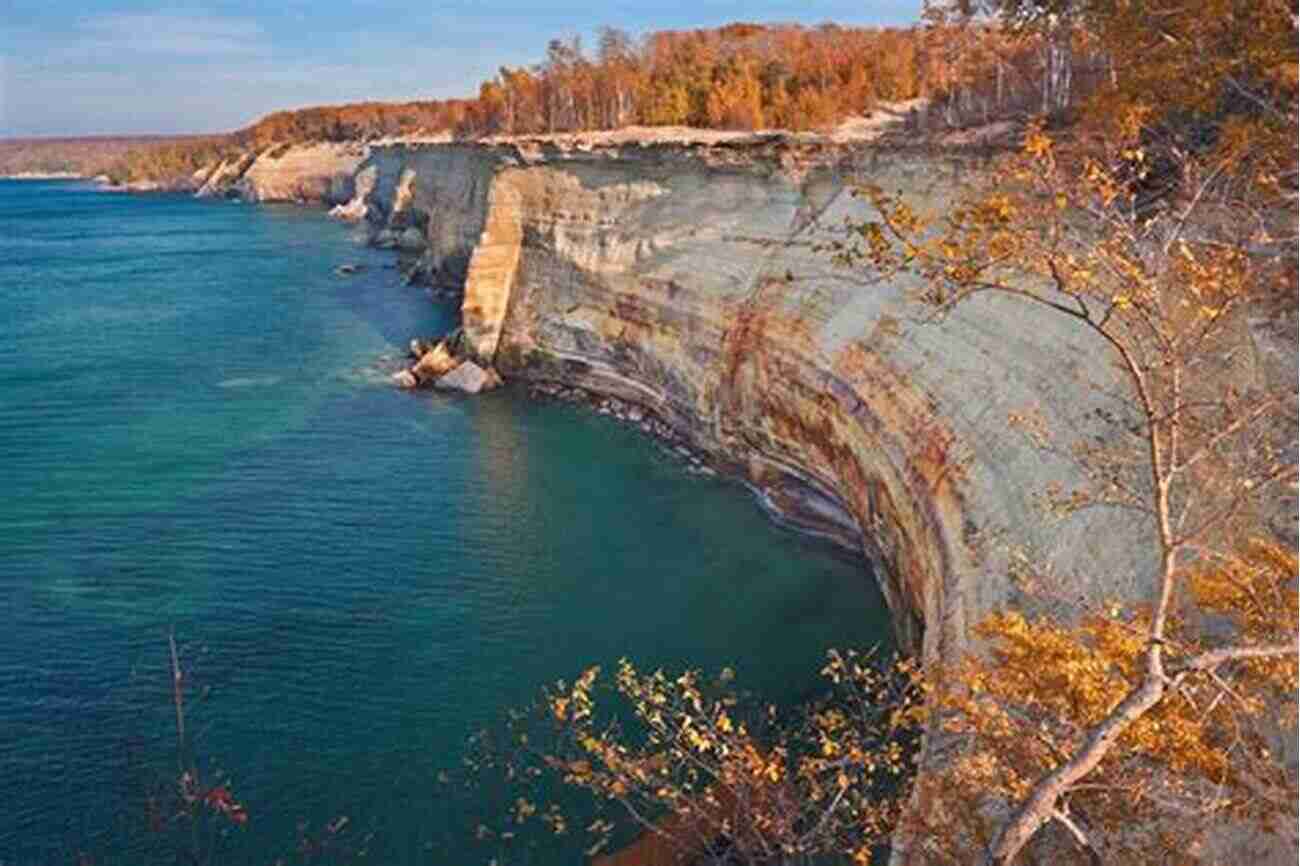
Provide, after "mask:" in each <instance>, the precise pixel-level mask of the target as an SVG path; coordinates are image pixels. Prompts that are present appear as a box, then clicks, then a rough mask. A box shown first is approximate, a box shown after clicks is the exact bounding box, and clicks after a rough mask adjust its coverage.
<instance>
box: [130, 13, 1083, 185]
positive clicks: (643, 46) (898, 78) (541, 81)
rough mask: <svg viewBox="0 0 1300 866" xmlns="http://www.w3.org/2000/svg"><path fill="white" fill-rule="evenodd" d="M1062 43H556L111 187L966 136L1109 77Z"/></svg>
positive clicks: (950, 24) (805, 38)
mask: <svg viewBox="0 0 1300 866" xmlns="http://www.w3.org/2000/svg"><path fill="white" fill-rule="evenodd" d="M1067 42H1068V44H1067V45H1066V46H1065V52H1064V53H1063V51H1062V46H1061V45H1060V44H1059V43H1054V42H1050V41H1049V40H1047V39H1045V38H1044V36H1043V35H1042V34H1041V33H1039V32H1037V31H1027V32H1024V33H1012V32H1009V31H1007V30H1006V29H1004V28H999V27H993V26H977V27H972V26H970V24H969V22H960V21H957V20H955V19H953V18H952V16H950V15H948V14H946V13H942V12H937V11H936V12H932V13H930V14H929V15H928V16H927V19H926V20H925V22H924V23H922V24H918V25H916V26H913V27H906V28H866V27H845V26H840V25H836V24H824V25H821V26H818V27H804V26H799V25H793V24H770V25H769V24H749V23H735V24H729V25H727V26H725V27H719V28H713V29H699V30H664V31H657V32H653V33H650V34H647V35H645V36H643V37H640V38H635V37H633V36H631V35H629V34H628V33H626V32H624V31H622V30H618V29H615V28H611V27H607V28H604V29H602V30H601V31H600V35H599V38H598V40H597V43H596V44H595V45H594V46H586V45H584V44H583V43H582V41H581V40H580V39H577V38H573V39H568V40H564V39H553V40H551V41H550V42H549V44H548V45H547V46H546V48H545V52H544V56H543V57H542V59H541V60H540V61H539V62H538V63H536V64H534V65H532V66H526V67H502V68H501V69H500V71H499V72H498V74H497V75H496V76H494V77H493V78H492V79H491V80H489V81H484V82H482V83H481V84H480V85H479V89H478V94H477V95H476V96H474V97H472V98H466V99H446V100H429V101H414V102H402V103H383V102H362V103H352V104H346V105H330V106H317V107H311V108H303V109H297V110H292V111H278V112H275V113H273V114H269V115H267V116H265V117H263V118H261V119H259V120H257V121H256V122H254V123H252V124H251V125H249V126H247V127H245V128H243V129H240V130H237V131H235V132H233V133H230V134H229V135H227V136H221V137H212V138H205V139H202V140H197V141H193V142H180V143H169V144H167V145H163V146H158V147H146V148H137V149H135V150H133V151H132V152H130V153H129V154H127V155H125V157H124V158H123V159H122V160H121V161H120V162H119V163H118V164H117V165H116V166H114V168H113V171H112V175H113V177H114V180H117V181H130V180H157V179H166V178H172V177H177V176H180V175H183V174H188V173H190V172H193V171H195V170H197V169H198V168H200V167H202V166H203V165H206V164H209V163H210V162H212V161H213V160H214V159H215V158H217V157H219V156H222V155H228V154H231V153H235V152H246V151H250V150H251V151H261V150H264V149H266V148H269V147H273V146H276V145H283V144H289V143H300V142H306V141H364V140H373V139H377V138H385V137H397V136H409V137H421V136H448V135H449V136H451V137H453V138H456V139H460V140H472V139H477V138H481V137H483V136H492V135H531V134H547V133H565V132H582V131H591V130H606V129H618V128H623V127H628V126H689V127H695V128H702V129H719V130H761V129H782V130H794V131H803V130H822V129H829V128H832V127H834V126H835V125H837V124H839V123H841V122H843V121H845V120H846V119H850V118H854V117H865V116H870V115H871V113H872V112H873V111H874V110H876V109H877V107H878V106H881V105H885V104H893V103H898V102H900V101H904V100H913V99H918V98H922V99H925V100H926V107H925V108H924V110H923V111H921V112H918V113H917V114H915V115H914V118H913V119H914V120H915V121H916V122H918V123H921V124H925V125H928V126H933V125H941V126H945V127H953V126H961V125H965V124H970V123H980V122H985V121H988V120H989V119H991V118H993V117H996V116H1001V115H1005V114H1007V113H1008V112H1030V111H1039V110H1041V109H1043V108H1044V107H1050V108H1062V107H1066V106H1068V105H1069V104H1070V99H1071V94H1073V93H1079V92H1084V91H1085V90H1086V88H1087V86H1088V83H1089V82H1091V81H1094V80H1096V79H1097V78H1098V77H1099V76H1100V75H1103V74H1105V72H1106V70H1105V62H1104V59H1103V56H1102V55H1101V53H1100V52H1098V51H1097V50H1095V46H1093V45H1092V44H1091V43H1090V42H1089V39H1088V36H1087V34H1086V32H1085V31H1083V30H1078V31H1076V32H1074V33H1072V34H1071V35H1070V37H1069V39H1068V40H1067ZM1066 55H1068V61H1069V62H1068V64H1067V63H1065V62H1064V60H1065V58H1066ZM1045 82H1046V83H1045Z"/></svg>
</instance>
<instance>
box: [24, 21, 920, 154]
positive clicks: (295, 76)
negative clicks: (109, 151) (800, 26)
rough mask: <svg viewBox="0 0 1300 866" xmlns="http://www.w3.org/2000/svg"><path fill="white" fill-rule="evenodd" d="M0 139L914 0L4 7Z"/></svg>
mask: <svg viewBox="0 0 1300 866" xmlns="http://www.w3.org/2000/svg"><path fill="white" fill-rule="evenodd" d="M0 5H3V7H4V13H3V16H0V17H2V18H3V20H0V137H4V136H28V135H89V134H96V133H105V134H107V133H145V132H158V133H171V132H219V131H226V130H230V129H234V128H237V127H239V126H242V125H244V124H246V123H248V122H249V121H251V120H253V119H254V118H256V117H258V116H260V115H262V114H265V113H267V112H269V111H274V110H276V109H279V108H294V107H300V106H304V105H319V104H323V103H334V102H352V101H357V100H363V99H381V100H404V99H437V98H442V97H449V96H467V95H470V94H472V93H473V92H474V91H475V90H476V88H477V86H478V82H479V81H481V80H483V79H484V78H486V77H488V76H490V75H491V74H492V73H493V72H495V70H496V69H497V68H498V67H500V66H501V65H524V64H530V63H533V62H535V61H537V60H538V59H539V58H540V57H541V55H542V53H543V51H544V49H545V45H546V42H547V40H548V39H550V38H552V37H555V36H561V37H568V36H573V35H580V36H582V37H583V38H584V40H585V41H586V43H587V44H588V45H591V44H594V39H593V38H592V37H593V34H594V33H595V31H596V29H597V28H598V27H600V26H602V25H611V26H615V27H621V28H623V29H625V30H628V31H629V32H631V33H633V34H640V33H644V32H646V31H649V30H656V29H663V28H682V27H699V26H715V25H718V24H725V23H727V22H729V21H735V20H745V21H764V22H768V21H797V22H802V23H805V24H817V23H821V22H824V21H837V22H840V23H844V24H908V23H911V22H913V21H915V20H916V18H917V16H918V14H919V9H920V5H921V0H856V2H852V0H824V2H823V0H804V2H792V0H786V2H775V0H751V2H745V3H736V2H717V0H661V2H658V3H655V2H641V3H633V2H613V3H605V4H598V3H591V2H573V0H543V2H537V3H527V2H522V0H513V2H511V0H500V2H498V0H478V2H474V0H455V2H435V0H424V2H392V0H358V2H351V3H343V2H332V0H269V2H252V0H231V2H209V3H202V4H168V5H159V4H158V3H156V2H155V3H148V2H131V0H118V2H94V0H91V2H89V3H86V2H80V3H74V2H67V0H2V2H0Z"/></svg>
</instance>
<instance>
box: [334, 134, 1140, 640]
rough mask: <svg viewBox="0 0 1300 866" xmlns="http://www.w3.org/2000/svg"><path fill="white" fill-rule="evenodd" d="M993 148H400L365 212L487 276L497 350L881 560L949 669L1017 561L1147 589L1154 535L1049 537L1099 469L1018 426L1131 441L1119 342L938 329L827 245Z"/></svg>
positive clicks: (930, 200) (468, 317) (784, 144)
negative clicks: (592, 396) (1017, 415)
mask: <svg viewBox="0 0 1300 866" xmlns="http://www.w3.org/2000/svg"><path fill="white" fill-rule="evenodd" d="M986 158H987V154H986V153H981V152H980V151H977V150H971V149H968V150H951V149H949V150H943V151H936V150H924V149H910V150H909V149H907V148H897V147H888V146H883V145H874V146H864V145H842V144H837V143H835V142H830V141H816V140H810V139H806V138H797V137H781V136H770V137H762V136H750V137H747V138H744V139H740V140H733V141H724V142H716V143H701V144H681V143H671V142H670V143H653V144H636V143H633V144H614V145H598V146H592V147H583V146H568V147H560V146H555V145H553V144H550V143H545V142H541V143H538V142H532V143H530V142H507V143H502V144H494V145H484V144H479V145H438V146H432V145H423V146H422V145H412V144H392V145H387V146H378V147H372V148H371V151H370V154H369V156H368V158H367V159H366V161H365V162H364V163H363V164H362V166H361V168H360V170H359V171H360V174H361V175H368V177H369V179H368V180H367V182H366V188H367V192H366V193H365V195H364V196H363V198H364V202H361V201H354V202H352V203H351V204H350V207H351V208H352V210H353V211H354V213H355V212H357V211H360V210H362V209H363V208H362V205H363V204H364V211H365V213H366V218H367V219H368V220H369V221H370V222H371V224H372V226H373V227H374V229H375V231H376V233H378V234H382V233H384V232H389V233H390V234H391V232H393V231H394V230H399V231H403V232H405V231H408V230H409V229H410V228H412V227H416V228H418V229H419V231H420V232H421V233H422V235H423V238H424V241H425V243H426V245H427V246H426V249H425V251H424V253H423V258H422V262H423V267H424V269H425V272H426V273H427V275H428V276H429V278H430V279H431V280H432V281H433V282H435V283H443V284H448V285H455V286H463V290H464V300H463V304H462V312H463V320H464V329H465V336H466V339H467V343H468V345H469V347H470V349H471V351H472V353H473V354H474V355H475V356H476V357H477V359H478V360H480V361H482V362H484V363H491V364H494V365H495V366H496V367H497V368H498V369H500V370H501V372H502V373H503V374H505V375H506V377H507V378H513V379H517V380H518V379H522V380H532V381H559V382H564V383H568V384H571V385H578V386H581V387H583V388H587V389H590V390H592V391H595V392H599V393H605V394H611V395H614V396H617V397H619V398H621V399H623V400H626V401H630V402H633V403H637V404H640V405H642V406H644V407H645V408H647V409H648V410H650V411H652V412H654V413H656V414H657V415H658V416H659V417H660V418H662V419H664V420H665V421H667V422H668V423H669V424H671V425H672V426H673V427H674V428H676V430H677V431H678V433H679V434H681V435H682V436H683V437H685V438H686V439H687V440H689V442H690V443H691V445H692V446H693V447H694V448H696V449H698V450H700V451H702V452H704V453H706V454H709V455H710V456H711V457H712V459H713V460H714V461H715V462H717V463H718V464H720V465H723V466H726V467H730V468H732V469H733V470H734V471H735V472H736V473H738V474H739V475H741V476H742V477H744V478H745V479H746V480H748V481H749V482H750V483H751V484H752V485H753V486H754V487H755V488H756V489H757V490H758V491H759V492H760V495H761V496H762V497H763V499H764V501H765V504H766V505H767V506H768V507H770V508H771V509H772V510H774V511H775V512H777V513H779V514H781V515H783V516H784V517H785V518H786V519H788V520H790V521H791V522H793V523H795V524H797V525H799V526H801V527H803V528H805V529H808V530H810V531H815V532H820V533H822V534H824V535H827V536H828V537H831V538H833V539H836V540H839V541H840V542H842V543H844V544H849V545H852V546H854V547H855V548H856V549H859V550H861V551H862V552H863V553H864V554H865V555H866V557H867V558H868V559H869V560H870V561H871V562H872V563H873V565H874V566H875V573H876V575H877V576H878V578H879V580H880V582H881V584H882V587H883V589H884V591H885V594H886V596H887V598H888V600H889V603H890V606H891V610H892V613H893V618H894V622H895V624H896V630H897V633H898V637H899V639H900V642H901V643H902V644H903V645H904V646H906V647H909V648H912V649H915V650H922V651H924V653H925V654H926V655H927V656H929V657H939V656H944V655H947V654H948V652H949V651H950V650H951V649H952V647H953V646H954V645H955V644H960V643H961V642H962V641H963V640H964V636H965V632H966V627H967V625H968V624H970V623H971V622H972V621H974V620H975V619H977V618H979V617H980V616H981V615H982V614H983V613H984V612H985V611H987V610H988V609H989V608H990V607H992V606H993V605H995V604H998V603H1000V602H1003V601H1006V600H1012V599H1013V596H1014V593H1015V589H1014V587H1013V586H1012V583H1011V581H1010V579H1009V578H1008V576H1007V575H1008V573H1009V571H1010V565H1011V564H1012V563H1013V561H1014V560H1015V559H1016V558H1017V557H1020V556H1024V555H1032V556H1038V557H1043V558H1047V559H1049V560H1050V561H1051V562H1052V563H1053V564H1054V565H1055V567H1056V568H1057V569H1058V570H1059V571H1061V572H1062V573H1070V572H1078V573H1079V574H1081V575H1085V574H1086V576H1087V582H1086V583H1081V584H1080V586H1081V587H1082V586H1086V587H1087V589H1086V592H1087V593H1088V594H1089V595H1101V594H1111V595H1121V596H1123V595H1130V594H1131V593H1132V592H1133V591H1134V589H1135V588H1136V587H1137V586H1138V585H1139V584H1140V583H1142V582H1143V580H1144V578H1145V577H1146V575H1145V574H1144V573H1143V572H1142V569H1143V568H1144V565H1143V564H1141V563H1138V562H1136V561H1134V560H1133V555H1132V552H1133V551H1135V550H1140V549H1142V545H1141V544H1140V543H1139V539H1138V538H1137V536H1136V534H1137V533H1139V532H1141V530H1140V529H1139V528H1137V527H1135V526H1134V525H1133V524H1132V522H1131V521H1127V520H1125V519H1123V518H1122V517H1119V516H1117V515H1114V514H1108V513H1106V512H1104V511H1093V512H1087V513H1084V514H1080V515H1078V516H1076V517H1074V518H1072V519H1070V520H1068V521H1064V522H1061V523H1057V524H1049V523H1045V522H1044V519H1043V516H1042V514H1041V513H1040V512H1039V511H1038V509H1037V508H1036V506H1035V504H1034V499H1035V495H1036V494H1037V493H1039V492H1041V491H1042V490H1043V488H1044V487H1045V486H1046V485H1048V484H1059V485H1062V486H1063V487H1065V488H1067V489H1068V488H1069V487H1070V486H1072V485H1073V484H1075V483H1077V482H1080V481H1081V480H1082V479H1080V478H1078V477H1077V476H1076V474H1075V473H1076V470H1075V468H1074V466H1073V464H1072V463H1071V461H1070V460H1068V459H1067V458H1065V457H1062V456H1055V455H1051V454H1047V453H1045V452H1043V451H1042V450H1039V449H1037V448H1036V447H1034V446H1032V445H1031V443H1030V442H1029V441H1028V440H1027V439H1026V438H1025V437H1024V436H1023V435H1022V434H1020V433H1018V432H1016V431H1014V430H1012V429H1010V427H1009V426H1008V417H1009V416H1010V415H1011V414H1012V413H1013V412H1020V411H1025V410H1029V409H1033V410H1036V411H1038V412H1040V413H1041V414H1042V415H1043V416H1044V417H1045V418H1046V419H1047V420H1048V423H1049V425H1050V427H1051V428H1052V429H1054V430H1056V431H1059V433H1060V435H1061V436H1062V444H1063V445H1064V444H1068V443H1069V442H1072V441H1073V440H1074V439H1075V438H1077V437H1078V436H1081V435H1097V436H1107V435H1110V433H1111V431H1109V430H1108V429H1107V428H1106V424H1105V422H1103V421H1102V420H1101V417H1102V415H1104V414H1107V413H1106V411H1105V410H1110V409H1114V408H1115V407H1114V405H1113V404H1111V403H1110V402H1109V401H1110V400H1111V398H1108V397H1107V396H1105V395H1106V391H1107V389H1110V388H1111V386H1113V385H1114V384H1115V381H1114V379H1113V376H1112V374H1111V371H1110V369H1109V368H1108V366H1107V365H1106V364H1105V363H1104V362H1103V361H1102V354H1101V353H1100V352H1098V351H1097V350H1096V347H1095V346H1091V345H1089V344H1088V342H1087V340H1086V338H1085V337H1084V336H1083V335H1082V334H1079V333H1076V332H1073V331H1072V330H1071V329H1069V327H1068V326H1067V325H1065V324H1064V323H1062V322H1059V321H1058V320H1056V319H1055V318H1053V317H1051V316H1048V315H1043V314H1041V313H1038V312H1037V311H1036V310H1034V309H1031V308H1028V307H1025V306H1023V305H1017V304H1015V303H1013V302H1008V301H997V300H990V301H986V302H982V303H979V304H971V305H969V306H967V307H966V308H964V309H963V310H962V311H961V312H960V314H959V315H956V316H953V317H951V318H949V319H947V320H945V321H943V322H939V323H922V322H919V321H915V320H914V317H915V314H916V312H917V310H916V307H915V306H914V305H913V303H912V302H910V301H909V300H908V299H907V297H906V293H907V290H908V289H909V288H910V287H909V286H908V285H907V284H906V281H903V280H898V279H892V280H879V279H875V278H874V277H873V276H872V275H871V274H867V273H864V272H861V271H851V270H846V269H842V268H839V267H837V266H836V265H834V264H833V263H832V262H831V260H830V258H829V255H828V254H827V253H826V252H824V251H823V250H821V249H819V245H820V244H822V243H824V242H826V241H828V240H831V239H833V238H835V237H841V236H842V227H843V225H844V224H845V220H846V219H849V218H860V217H862V216H864V215H866V214H867V205H866V204H865V203H864V202H863V201H862V200H861V199H858V198H856V197H855V196H853V195H852V188H853V185H854V184H855V183H856V182H859V181H865V180H870V181H871V182H874V183H876V184H879V185H881V186H883V187H885V188H887V189H891V190H899V189H901V190H904V191H906V192H908V193H909V194H911V195H913V196H915V197H917V198H918V199H920V200H921V201H923V202H924V203H925V204H926V205H927V206H929V207H932V208H942V207H943V206H944V204H945V202H946V201H948V200H949V199H951V197H952V196H953V195H954V194H955V192H956V191H957V190H958V189H959V188H960V186H961V185H962V183H963V182H964V181H966V180H968V179H969V178H970V176H971V175H972V173H974V172H978V171H980V170H981V168H982V163H983V160H985V159H986ZM1081 382H1090V383H1093V384H1095V385H1097V386H1098V387H1097V388H1096V389H1095V390H1092V391H1089V390H1088V389H1086V388H1082V389H1081V388H1080V387H1079V385H1080V383H1081ZM1090 393H1091V394H1092V395H1093V396H1091V397H1082V398H1081V397H1080V394H1090ZM1098 410H1102V412H1101V413H1099V412H1098ZM1080 591H1081V593H1082V592H1084V591H1085V590H1082V589H1081V590H1080Z"/></svg>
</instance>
